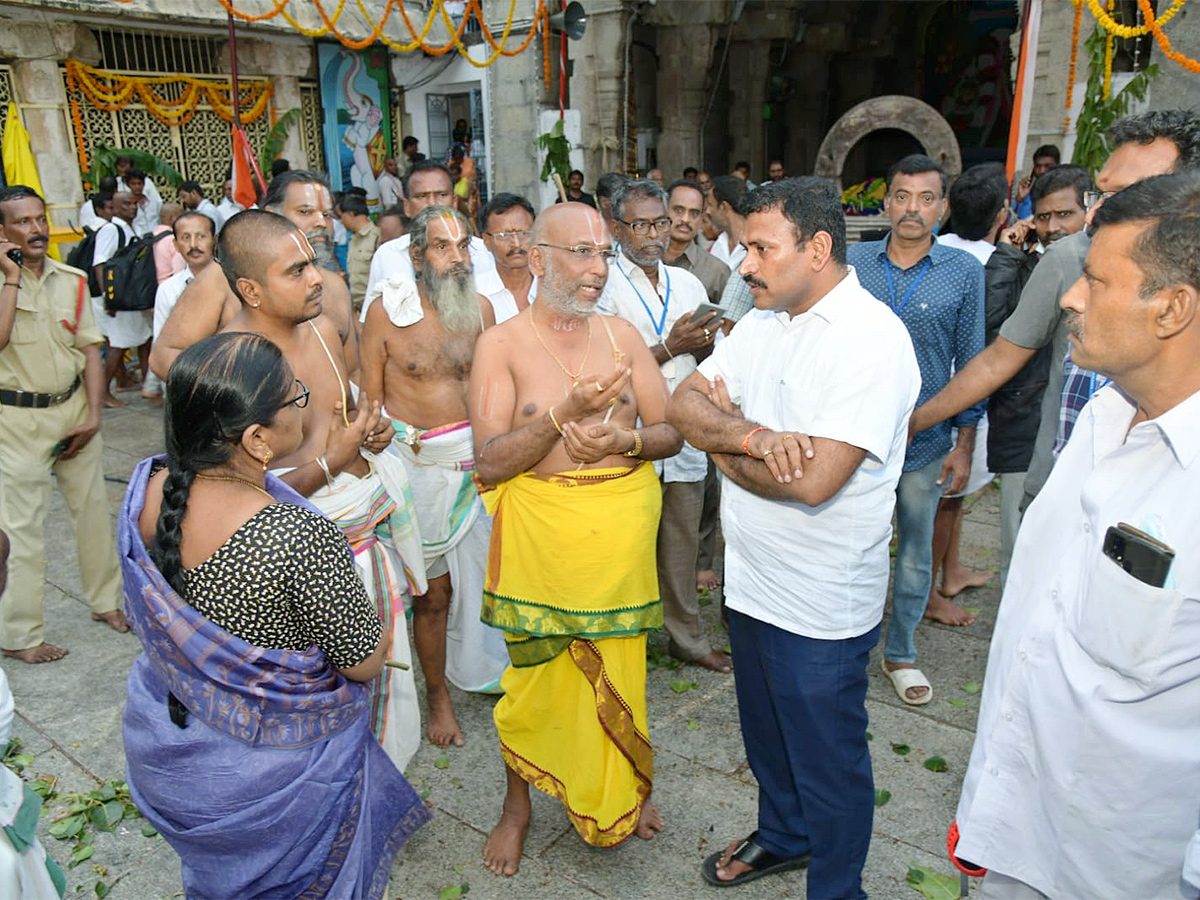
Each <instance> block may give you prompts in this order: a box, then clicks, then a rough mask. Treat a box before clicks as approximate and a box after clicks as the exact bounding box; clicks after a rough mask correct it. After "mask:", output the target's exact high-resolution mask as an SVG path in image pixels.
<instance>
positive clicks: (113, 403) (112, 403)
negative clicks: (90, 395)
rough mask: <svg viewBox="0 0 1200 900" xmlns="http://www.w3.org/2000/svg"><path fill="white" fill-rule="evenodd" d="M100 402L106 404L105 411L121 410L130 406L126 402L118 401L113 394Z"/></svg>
mask: <svg viewBox="0 0 1200 900" xmlns="http://www.w3.org/2000/svg"><path fill="white" fill-rule="evenodd" d="M100 402H101V403H103V404H104V408H105V409H120V408H121V407H123V406H128V405H129V404H128V403H126V402H125V401H124V400H118V399H117V398H116V397H114V396H113V395H112V394H109V395H108V396H107V397H102V398H101V400H100Z"/></svg>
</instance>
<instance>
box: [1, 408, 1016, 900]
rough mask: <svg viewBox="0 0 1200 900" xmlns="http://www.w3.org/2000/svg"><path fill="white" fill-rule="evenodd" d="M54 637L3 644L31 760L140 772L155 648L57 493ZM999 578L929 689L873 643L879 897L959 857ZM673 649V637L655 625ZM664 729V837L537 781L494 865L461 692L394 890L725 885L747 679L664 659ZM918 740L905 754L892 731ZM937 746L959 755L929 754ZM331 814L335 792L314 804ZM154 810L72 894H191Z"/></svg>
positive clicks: (131, 437)
mask: <svg viewBox="0 0 1200 900" xmlns="http://www.w3.org/2000/svg"><path fill="white" fill-rule="evenodd" d="M122 396H124V397H126V398H129V397H132V398H133V400H132V401H131V405H130V407H129V408H128V409H123V410H113V411H108V412H106V413H105V417H104V430H103V436H104V442H105V450H104V459H105V472H106V477H107V479H108V488H109V500H110V503H111V508H112V511H113V513H114V515H115V514H116V512H117V510H118V508H119V503H120V500H121V497H122V494H123V492H124V488H125V484H124V480H125V479H126V478H127V477H128V476H129V473H130V472H131V471H132V469H133V466H134V465H135V464H136V463H137V462H138V460H140V459H141V458H142V457H144V456H147V455H150V454H151V453H154V452H158V451H159V450H160V448H161V423H160V419H161V412H160V410H158V409H156V408H154V407H151V406H149V405H148V404H146V403H145V402H144V401H142V400H141V399H140V398H138V397H137V394H132V395H131V394H125V395H122ZM968 504H969V512H968V515H967V522H966V526H965V528H964V554H963V555H964V559H965V560H966V561H967V563H968V565H974V566H975V567H978V568H992V569H995V568H996V549H997V548H998V546H999V529H998V497H997V495H996V493H995V491H994V489H992V488H989V489H988V490H987V491H985V492H984V493H983V494H982V495H981V496H980V497H978V498H975V499H974V500H973V501H968ZM46 530H47V547H48V556H49V558H50V561H49V564H48V568H47V572H46V581H47V591H46V621H47V623H48V624H47V631H46V636H47V639H48V640H49V641H50V642H52V643H55V644H58V645H60V646H64V647H67V648H69V649H70V651H71V654H70V656H68V657H67V658H66V659H65V660H63V661H61V662H58V663H52V664H48V665H42V666H28V665H24V664H21V663H17V662H14V661H8V660H5V661H4V668H5V670H6V671H7V673H8V678H9V682H10V684H11V686H12V691H13V694H14V696H15V699H16V707H17V718H16V721H15V723H14V734H15V735H17V736H18V737H20V739H21V741H22V744H23V748H22V752H25V753H28V754H31V755H33V757H34V760H33V762H32V763H31V764H30V765H29V766H28V767H27V768H26V771H25V774H26V776H27V777H32V776H36V775H38V774H43V775H53V776H55V777H57V779H58V790H59V791H60V793H63V792H86V791H90V790H95V789H96V788H97V787H99V786H100V785H101V784H102V783H104V782H105V781H107V780H110V779H123V778H124V777H125V774H124V773H125V763H124V756H123V752H122V744H121V711H122V708H123V706H124V703H125V677H126V674H127V673H128V671H129V667H130V664H131V663H132V661H133V659H134V658H135V657H136V655H137V654H138V652H139V650H140V648H139V645H138V642H137V640H136V638H134V637H133V636H132V635H118V634H116V633H115V632H113V631H111V630H109V629H108V628H107V627H106V626H104V625H101V624H99V623H95V622H92V621H91V620H90V618H89V616H88V610H87V607H86V605H85V604H84V602H83V600H82V597H81V590H80V584H79V576H78V574H77V571H76V564H75V542H74V538H73V535H72V533H71V530H70V527H69V525H68V524H67V521H66V518H65V515H64V512H63V507H62V502H61V499H60V498H59V497H58V496H57V494H56V495H55V500H54V504H53V506H52V508H51V514H50V517H49V521H48V523H47V529H46ZM998 601H999V592H998V591H997V590H996V589H995V587H989V588H983V589H978V590H973V591H968V592H967V594H966V595H965V603H966V605H968V606H971V607H977V608H978V609H979V611H980V613H979V618H978V621H977V622H976V623H975V624H974V625H972V626H970V627H968V628H961V629H960V628H948V627H943V626H938V625H929V624H926V625H923V626H922V627H921V628H920V629H919V630H918V633H917V646H918V649H919V652H920V655H921V662H922V666H923V668H924V670H925V672H926V674H927V675H928V676H929V678H930V680H931V681H932V683H933V685H934V700H933V702H931V703H930V704H929V705H928V706H924V707H907V706H905V705H904V704H903V703H901V702H900V701H899V699H898V698H897V697H896V695H895V693H894V692H893V690H892V688H891V685H890V684H889V683H888V682H887V681H886V679H885V678H884V677H883V675H882V674H881V673H880V671H879V663H878V655H879V653H880V650H879V649H876V651H875V653H874V654H873V657H872V668H871V670H870V671H871V685H870V691H869V694H868V700H867V706H868V710H869V712H870V723H871V724H870V729H871V732H872V733H873V741H872V744H871V749H872V758H873V762H874V767H875V783H876V788H877V789H879V790H880V791H887V792H888V793H890V795H891V797H890V800H889V801H888V802H887V803H886V804H885V805H882V806H877V809H876V814H875V827H874V837H873V839H872V842H871V851H870V856H869V858H868V860H867V867H866V875H865V881H866V889H867V891H868V892H869V894H870V895H871V896H872V897H873V898H877V900H883V898H906V897H907V898H918V897H920V894H918V893H917V892H915V891H914V890H913V889H912V888H910V887H909V886H908V885H907V884H906V883H905V876H906V873H907V871H908V868H909V866H910V865H923V866H929V867H931V868H932V869H933V870H934V871H938V872H943V873H946V874H953V869H952V868H951V867H950V865H949V863H948V862H947V861H946V857H945V833H946V827H947V826H948V824H949V823H950V820H951V818H952V816H953V814H954V810H955V806H956V803H957V799H958V791H959V786H960V784H961V781H962V776H963V771H964V768H965V766H966V763H967V759H968V755H969V753H970V749H971V742H972V737H973V729H974V725H975V718H976V714H977V712H978V704H979V696H980V695H979V693H978V685H979V684H980V683H981V682H982V680H983V670H984V664H985V662H986V659H987V647H988V637H989V635H990V634H991V630H992V626H993V624H994V622H995V613H996V607H997V604H998ZM704 614H705V618H706V623H707V627H709V628H710V629H711V630H712V632H713V640H714V642H715V643H716V645H717V646H720V645H722V644H724V643H725V640H726V638H725V637H724V635H723V633H722V632H721V629H720V624H719V622H718V619H717V606H716V604H715V603H713V604H712V605H710V606H708V607H707V608H706V609H705V611H704ZM653 646H654V647H656V648H657V650H658V651H659V652H658V653H655V654H653V655H654V656H655V658H662V659H664V660H665V641H664V640H662V639H661V636H659V637H658V638H656V639H655V640H654V641H653ZM648 691H649V712H650V737H651V741H652V742H653V744H654V747H655V750H656V764H655V776H656V777H655V790H654V797H655V800H656V802H657V803H658V804H659V806H660V807H661V809H662V812H663V816H664V818H665V819H666V822H667V830H666V831H665V832H664V833H662V834H660V835H658V836H657V837H656V838H655V839H654V840H652V841H649V842H643V841H640V840H637V839H636V838H634V839H631V840H630V841H628V842H627V844H626V845H624V846H622V847H620V848H617V849H615V850H611V851H598V850H593V849H590V848H588V847H586V846H584V845H583V844H582V843H581V842H580V841H579V840H578V839H577V837H576V836H575V833H574V831H573V830H572V829H571V827H570V825H569V823H568V822H567V819H566V817H565V815H564V813H563V811H562V808H561V807H560V805H559V804H558V803H557V802H556V801H554V800H552V799H550V798H548V797H545V796H543V795H541V794H539V793H538V792H537V791H534V792H533V794H534V800H533V805H534V819H533V825H532V827H531V829H530V833H529V838H528V840H527V842H526V845H525V858H524V859H523V861H522V864H521V871H520V874H519V875H517V876H516V877H515V878H512V879H500V878H497V877H495V876H493V875H491V874H490V873H488V872H487V871H486V870H484V869H483V868H482V866H481V863H480V852H481V849H482V846H483V840H484V837H485V836H486V834H487V833H488V831H489V829H490V828H491V826H492V825H493V823H494V822H495V820H496V818H497V816H498V814H499V811H500V801H501V798H502V796H503V792H504V772H503V764H502V763H501V761H500V756H499V754H498V752H497V748H496V736H495V731H494V728H493V726H492V722H491V711H492V706H493V704H494V703H495V698H493V697H485V696H476V695H467V694H463V693H461V692H457V691H456V692H455V698H454V699H455V703H456V704H457V706H458V711H459V718H460V720H461V722H462V726H463V729H464V731H465V732H466V736H467V746H466V747H464V748H461V749H455V748H451V749H450V750H449V751H448V752H444V751H442V750H439V749H438V748H436V747H433V746H431V745H428V744H427V745H425V746H424V747H423V748H422V749H421V751H420V752H419V753H418V754H417V756H416V757H415V758H414V759H413V761H412V763H411V764H410V767H409V771H408V773H407V775H408V777H409V779H410V780H411V781H412V782H413V784H414V785H416V787H417V789H418V790H420V791H421V792H422V793H423V794H424V795H425V796H426V797H427V799H428V801H429V802H430V803H432V804H433V806H434V807H435V809H436V815H435V818H434V821H433V822H432V823H431V824H430V825H428V826H426V827H425V828H424V829H423V830H422V831H421V832H419V833H418V834H417V836H416V837H415V838H414V839H413V840H412V841H411V842H410V843H409V844H408V845H407V846H406V847H405V848H404V849H403V850H402V851H401V854H400V857H399V859H398V861H397V863H396V866H395V869H394V872H393V877H392V888H391V896H392V897H393V898H403V900H417V898H421V900H436V898H438V897H439V896H440V895H442V892H443V890H444V889H446V888H448V887H450V886H452V885H461V884H468V885H469V886H470V897H471V898H472V900H474V898H479V900H490V898H496V900H503V898H520V900H535V898H547V900H549V898H554V900H567V898H596V897H603V898H614V900H615V898H631V900H632V898H677V897H716V896H720V893H719V891H718V890H717V889H716V888H712V887H710V886H709V885H707V884H706V883H705V882H704V880H703V878H702V877H701V875H700V861H701V860H702V859H703V857H704V856H706V855H707V854H709V853H711V852H712V851H714V850H717V849H720V848H722V847H724V846H725V845H726V844H727V843H728V842H730V841H732V840H735V839H739V838H741V837H743V836H745V835H746V834H748V833H749V832H750V831H751V830H753V828H754V822H755V808H756V788H755V783H754V777H753V775H752V774H751V773H750V771H749V769H748V767H747V765H746V760H745V755H744V752H743V748H742V742H741V735H740V732H739V730H738V717H737V707H736V703H735V700H734V689H733V679H732V677H730V676H724V675H718V674H716V673H712V672H707V671H703V670H699V669H695V668H692V667H687V668H683V669H678V670H676V669H672V668H669V667H664V666H654V667H652V668H651V671H650V675H649V687H648ZM901 745H906V746H907V747H909V748H910V750H911V752H908V753H907V754H906V755H900V754H899V753H897V752H896V751H895V750H894V749H893V748H894V747H899V748H900V749H901V750H903V747H902V746H901ZM934 756H940V757H942V758H943V759H944V760H945V761H946V763H947V764H948V770H947V771H945V772H934V771H930V770H929V769H927V768H926V767H925V765H924V763H925V761H926V760H927V759H929V758H931V757H934ZM64 812H65V809H64V806H63V804H62V802H61V801H55V800H51V801H50V803H49V804H48V808H47V810H45V811H44V812H43V816H42V823H41V834H42V841H43V843H44V845H45V847H46V849H47V851H48V852H49V853H50V855H51V856H53V857H54V858H55V859H57V860H58V861H59V862H60V863H62V864H63V865H64V868H65V864H66V861H67V859H68V858H69V857H70V853H71V846H72V845H71V843H69V842H66V841H58V840H55V839H53V838H51V837H49V835H48V833H47V832H48V828H49V825H50V822H51V821H52V820H53V819H54V818H56V817H58V816H61V815H63V813H64ZM313 814H314V815H319V814H320V810H313ZM141 824H142V820H134V821H133V822H132V823H122V824H121V825H119V826H118V828H117V831H116V832H114V833H111V834H103V833H102V834H98V835H97V836H96V838H95V844H94V846H95V855H94V856H93V858H92V859H90V860H88V861H86V862H84V863H82V864H80V865H79V866H77V867H75V868H73V869H70V870H67V877H68V888H67V896H68V897H91V896H94V892H95V886H96V884H97V882H101V881H102V882H104V884H105V885H107V886H108V887H109V888H110V889H111V894H110V896H111V897H113V898H129V900H149V898H169V897H182V896H183V890H182V883H181V881H180V876H179V860H178V857H177V856H176V855H175V854H174V852H173V851H172V850H171V848H170V847H169V846H167V845H166V843H165V842H164V841H163V839H162V838H161V837H153V838H146V837H144V836H143V835H142V834H141V831H140V826H141ZM737 896H738V897H739V898H742V900H754V898H766V897H797V898H802V897H804V875H803V874H802V873H789V874H786V875H783V876H778V877H772V878H766V879H762V880H760V881H758V882H756V883H754V884H752V885H747V886H745V887H743V888H741V889H740V890H739V891H738V892H737Z"/></svg>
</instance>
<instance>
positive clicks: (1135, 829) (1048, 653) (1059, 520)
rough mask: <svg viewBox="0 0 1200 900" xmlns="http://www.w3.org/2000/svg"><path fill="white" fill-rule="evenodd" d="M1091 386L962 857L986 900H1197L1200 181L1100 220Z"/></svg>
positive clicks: (1130, 201)
mask: <svg viewBox="0 0 1200 900" xmlns="http://www.w3.org/2000/svg"><path fill="white" fill-rule="evenodd" d="M1092 225H1093V227H1094V229H1095V231H1094V234H1093V236H1092V241H1091V246H1090V248H1089V250H1088V253H1087V258H1086V261H1085V263H1084V269H1083V271H1084V274H1083V276H1082V277H1081V278H1079V280H1077V281H1076V282H1075V283H1074V284H1073V285H1072V286H1071V287H1070V288H1069V289H1068V290H1067V291H1066V293H1065V294H1064V295H1063V297H1062V301H1061V305H1062V308H1063V310H1064V311H1065V313H1066V327H1067V332H1068V335H1069V341H1070V345H1071V354H1072V356H1073V357H1074V359H1075V360H1076V362H1077V363H1078V364H1079V365H1080V366H1083V367H1085V368H1087V369H1091V370H1093V371H1096V372H1099V373H1101V374H1103V375H1106V376H1108V377H1109V378H1111V379H1112V380H1113V382H1114V384H1113V385H1110V386H1108V387H1105V388H1103V389H1102V390H1100V391H1098V392H1097V393H1096V394H1095V396H1094V397H1093V398H1092V400H1091V402H1090V403H1088V405H1087V406H1086V407H1084V409H1083V411H1082V412H1081V413H1080V415H1079V419H1078V421H1077V423H1076V426H1075V430H1074V433H1073V434H1072V436H1071V439H1070V441H1069V442H1068V443H1067V445H1066V448H1065V449H1064V450H1063V453H1062V456H1061V457H1060V460H1059V464H1058V465H1056V466H1055V467H1054V470H1053V471H1052V472H1051V474H1050V477H1049V479H1048V480H1047V481H1046V484H1045V486H1044V487H1043V488H1042V490H1041V492H1040V493H1039V494H1038V497H1037V499H1036V500H1035V501H1034V502H1033V504H1032V505H1031V506H1030V507H1029V510H1028V512H1027V513H1026V515H1025V519H1024V522H1023V524H1022V527H1021V531H1020V534H1019V536H1018V538H1017V545H1016V549H1015V551H1014V554H1013V561H1012V567H1011V569H1010V570H1009V578H1008V583H1007V585H1006V586H1005V591H1004V598H1003V601H1002V603H1001V606H1000V615H999V618H998V620H997V622H996V629H995V632H994V633H993V636H992V644H991V651H990V654H989V657H988V666H987V681H986V683H985V685H984V693H983V700H982V705H981V708H980V713H979V723H978V728H977V731H976V738H975V747H974V749H973V751H972V753H971V761H970V765H969V767H968V770H967V773H966V778H965V779H964V782H963V790H962V796H961V799H960V800H959V805H958V821H957V825H958V828H959V832H960V834H961V838H960V840H959V842H958V845H957V847H956V848H955V849H954V850H953V852H954V854H955V856H957V857H958V859H959V860H960V861H965V860H970V861H971V862H972V863H974V864H975V865H977V866H981V867H984V868H986V869H988V874H987V876H986V877H985V879H984V882H983V887H982V890H981V891H980V898H981V900H985V898H1001V897H1003V898H1006V900H1013V898H1041V897H1046V896H1052V897H1064V898H1066V897H1102V896H1103V897H1180V896H1182V897H1197V896H1200V832H1198V831H1197V823H1198V822H1200V720H1198V719H1197V717H1196V715H1195V711H1196V709H1197V708H1198V707H1200V556H1197V554H1196V553H1195V552H1194V548H1195V544H1196V540H1195V536H1196V534H1197V533H1200V478H1197V477H1196V475H1197V473H1196V468H1197V466H1200V369H1197V367H1196V364H1195V360H1196V358H1197V355H1198V354H1200V262H1198V260H1200V172H1196V171H1194V170H1193V171H1183V172H1179V173H1176V174H1170V175H1160V176H1156V177H1152V178H1148V179H1146V180H1143V181H1139V182H1137V183H1136V184H1134V185H1132V186H1130V187H1127V188H1126V189H1125V190H1123V191H1120V192H1118V193H1116V194H1114V195H1113V196H1111V197H1109V198H1107V199H1106V200H1105V202H1104V204H1103V205H1102V206H1100V207H1099V208H1098V209H1097V211H1096V213H1095V216H1094V218H1093V219H1092Z"/></svg>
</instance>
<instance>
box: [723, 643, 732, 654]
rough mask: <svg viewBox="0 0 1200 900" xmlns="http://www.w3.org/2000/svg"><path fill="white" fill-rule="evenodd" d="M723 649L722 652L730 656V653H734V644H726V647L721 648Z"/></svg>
mask: <svg viewBox="0 0 1200 900" xmlns="http://www.w3.org/2000/svg"><path fill="white" fill-rule="evenodd" d="M721 651H722V652H723V653H724V654H725V655H726V656H729V655H730V654H732V653H733V645H732V644H726V645H725V646H724V647H722V648H721Z"/></svg>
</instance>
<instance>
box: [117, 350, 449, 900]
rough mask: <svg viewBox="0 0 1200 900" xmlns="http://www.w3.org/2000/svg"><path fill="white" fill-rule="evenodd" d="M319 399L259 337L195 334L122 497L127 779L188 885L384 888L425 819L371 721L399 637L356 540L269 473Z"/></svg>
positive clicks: (262, 891) (258, 890) (323, 893)
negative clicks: (369, 712) (152, 442)
mask: <svg viewBox="0 0 1200 900" xmlns="http://www.w3.org/2000/svg"><path fill="white" fill-rule="evenodd" d="M307 397H308V392H307V389H306V388H304V386H303V385H302V384H300V383H299V382H297V381H296V380H295V379H294V378H293V377H292V373H291V371H290V369H289V368H288V366H287V364H286V363H285V362H284V360H283V358H282V356H281V354H280V352H279V350H278V348H276V347H275V345H274V344H272V343H270V342H269V341H267V340H266V339H265V338H261V337H259V336H257V335H248V334H225V335H217V336H215V337H212V338H208V339H206V340H204V341H201V342H200V343H199V344H196V345H194V346H193V347H191V348H189V349H188V350H186V351H184V353H183V354H181V355H180V357H179V358H178V360H176V362H175V364H174V365H173V366H172V369H171V373H170V377H169V378H168V381H167V410H166V444H167V457H166V465H165V469H164V467H163V459H162V458H161V457H160V458H156V459H147V460H144V461H143V462H142V463H141V464H140V465H139V466H138V467H137V469H136V470H135V471H134V473H133V476H132V478H131V479H130V482H129V490H128V492H127V493H126V496H125V503H124V506H123V509H122V513H121V520H120V523H119V546H120V555H121V564H122V568H123V571H124V576H125V604H126V615H127V616H128V617H129V622H130V625H131V626H132V628H133V630H134V632H135V633H136V634H137V636H138V638H139V639H140V640H141V642H142V646H143V648H144V651H145V652H144V653H143V654H142V655H141V656H139V657H138V659H137V660H136V662H135V663H134V665H133V669H132V671H131V672H130V675H129V683H128V687H129V700H128V704H127V705H126V709H125V717H124V738H125V754H126V760H127V774H128V782H129V788H130V793H131V795H132V797H133V799H134V802H135V803H136V804H137V806H138V808H139V809H140V810H141V811H142V813H143V814H144V815H145V816H146V818H147V819H148V820H149V821H150V822H151V823H152V824H153V825H154V827H155V828H157V829H158V831H159V832H160V833H161V834H162V835H163V836H164V837H165V838H166V839H167V841H168V842H169V843H170V844H171V846H172V847H174V849H175V850H176V851H177V852H178V853H179V856H180V858H181V860H182V863H183V882H184V887H185V889H186V891H187V896H188V897H220V898H227V897H239V898H240V897H313V898H318V897H331V898H332V897H337V898H342V897H355V898H357V897H368V898H379V897H381V896H383V894H384V892H385V890H386V887H387V880H388V875H389V872H390V870H391V865H392V861H393V859H394V857H395V854H396V852H397V850H398V849H399V848H400V846H401V845H402V844H403V843H404V842H405V841H406V840H407V839H408V838H409V837H410V836H411V835H412V834H413V833H414V832H415V831H416V830H417V829H418V828H420V827H421V826H422V825H423V824H424V823H425V822H426V821H428V820H429V818H430V813H429V811H428V810H427V809H426V807H425V805H424V804H423V803H422V802H421V800H420V798H419V797H418V796H417V794H416V792H415V791H414V790H413V788H412V786H411V785H409V783H408V782H407V781H406V780H405V779H404V777H403V776H402V775H401V774H400V772H399V771H398V770H397V769H396V767H395V766H394V765H393V764H392V762H391V761H390V760H389V759H388V757H387V756H386V754H384V752H383V750H382V749H381V748H380V746H379V744H378V743H377V742H376V740H375V739H374V737H373V736H372V734H371V731H370V727H369V723H368V720H367V716H366V709H367V703H368V699H367V690H366V687H365V685H363V684H362V682H364V681H367V680H369V679H370V678H372V677H374V675H375V674H377V673H378V671H379V669H380V667H381V666H382V665H383V661H384V659H385V658H386V655H387V650H388V640H389V639H388V636H387V635H386V634H384V633H383V632H382V629H381V628H380V626H379V618H378V615H377V613H376V611H375V608H374V606H373V605H372V603H371V602H370V600H369V599H368V598H367V596H366V593H365V591H364V590H363V589H362V582H361V581H360V580H359V578H358V576H357V574H356V573H355V570H354V563H353V559H352V556H351V553H350V550H349V547H348V546H347V545H346V541H345V538H344V537H343V536H342V534H341V532H340V531H338V529H337V527H336V526H334V525H333V524H332V523H330V522H328V521H327V520H326V519H324V518H323V517H322V516H321V515H320V514H319V513H317V512H316V511H315V510H314V509H313V508H312V507H311V506H310V505H309V504H308V503H307V501H305V500H304V499H303V498H302V497H301V496H300V495H298V494H296V493H295V492H294V491H292V490H291V489H290V488H289V487H287V486H286V485H285V484H284V483H283V482H282V481H280V480H279V479H277V478H275V477H274V476H267V475H266V474H265V470H266V462H269V461H270V459H271V457H272V456H273V455H280V454H287V453H291V452H293V451H294V450H295V449H296V447H297V446H298V445H299V441H300V432H301V414H300V410H301V408H302V407H303V406H304V405H305V404H306V403H307ZM264 461H265V462H264Z"/></svg>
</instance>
